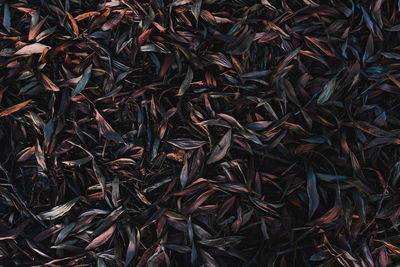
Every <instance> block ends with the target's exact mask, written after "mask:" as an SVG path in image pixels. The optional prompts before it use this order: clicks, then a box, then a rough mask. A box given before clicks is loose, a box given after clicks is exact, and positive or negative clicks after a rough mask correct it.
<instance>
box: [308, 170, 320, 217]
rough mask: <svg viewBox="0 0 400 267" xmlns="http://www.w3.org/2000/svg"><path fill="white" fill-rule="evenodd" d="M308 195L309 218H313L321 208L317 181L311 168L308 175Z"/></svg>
mask: <svg viewBox="0 0 400 267" xmlns="http://www.w3.org/2000/svg"><path fill="white" fill-rule="evenodd" d="M307 195H308V218H311V217H312V216H313V215H314V213H315V211H316V210H317V208H318V206H319V194H318V190H317V179H316V177H315V174H314V171H313V169H312V168H311V167H310V168H309V170H308V173H307Z"/></svg>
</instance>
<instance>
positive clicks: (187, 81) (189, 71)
mask: <svg viewBox="0 0 400 267" xmlns="http://www.w3.org/2000/svg"><path fill="white" fill-rule="evenodd" d="M192 80H193V71H192V68H191V67H190V66H188V69H187V72H186V76H185V79H184V80H183V82H182V84H181V86H180V87H179V92H178V96H182V95H184V94H185V92H186V91H187V89H189V87H190V84H191V83H192Z"/></svg>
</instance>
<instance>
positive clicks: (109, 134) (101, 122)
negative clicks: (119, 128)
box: [95, 110, 124, 143]
mask: <svg viewBox="0 0 400 267" xmlns="http://www.w3.org/2000/svg"><path fill="white" fill-rule="evenodd" d="M95 112H96V121H97V126H98V129H99V132H100V134H101V135H102V136H104V137H105V138H107V139H109V140H112V141H114V142H117V143H123V142H124V139H122V137H121V136H120V135H119V134H118V133H117V132H116V131H115V130H114V129H113V128H112V127H111V125H110V124H108V122H107V121H106V120H105V119H104V118H103V116H101V114H100V113H99V112H98V111H97V110H95Z"/></svg>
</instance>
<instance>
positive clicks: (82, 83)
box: [71, 65, 92, 98]
mask: <svg viewBox="0 0 400 267" xmlns="http://www.w3.org/2000/svg"><path fill="white" fill-rule="evenodd" d="M91 74H92V65H90V66H89V67H87V68H86V69H85V71H84V72H83V75H82V78H81V79H80V80H79V82H78V84H77V85H76V87H75V90H74V91H73V92H72V95H71V98H73V97H75V96H76V95H78V94H79V93H80V92H82V91H83V89H85V86H86V84H87V83H88V81H89V79H90V76H91Z"/></svg>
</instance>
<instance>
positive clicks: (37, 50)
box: [14, 43, 51, 55]
mask: <svg viewBox="0 0 400 267" xmlns="http://www.w3.org/2000/svg"><path fill="white" fill-rule="evenodd" d="M46 48H51V47H50V46H48V45H44V44H41V43H34V44H30V45H26V46H24V47H22V48H21V49H20V50H18V51H17V52H15V54H14V55H32V54H41V53H43V51H44V50H45V49H46Z"/></svg>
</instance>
